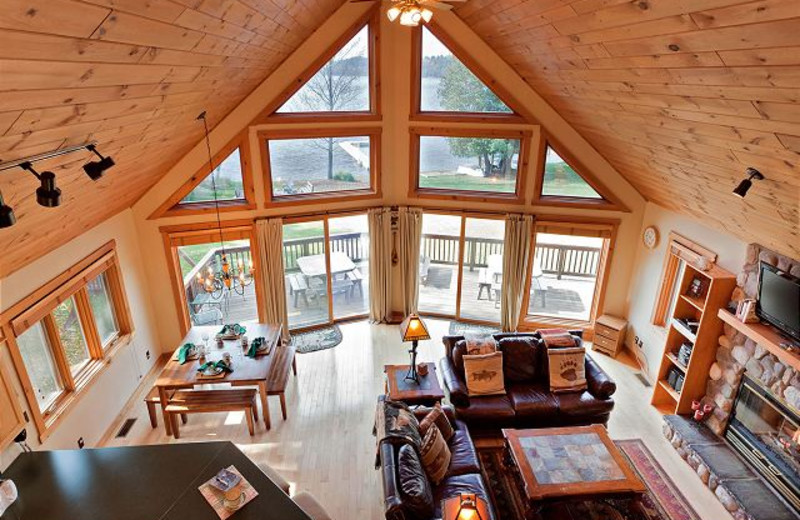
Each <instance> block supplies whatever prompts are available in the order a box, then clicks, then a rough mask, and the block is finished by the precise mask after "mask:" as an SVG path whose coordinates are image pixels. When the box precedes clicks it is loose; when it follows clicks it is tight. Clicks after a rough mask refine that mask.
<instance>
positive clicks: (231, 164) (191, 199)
mask: <svg viewBox="0 0 800 520" xmlns="http://www.w3.org/2000/svg"><path fill="white" fill-rule="evenodd" d="M212 177H213V181H212ZM215 186H216V190H217V197H216V198H217V200H218V201H220V202H224V201H236V200H245V194H244V181H243V179H242V160H241V157H240V156H239V149H238V148H236V149H235V150H233V152H231V154H230V155H228V156H227V157H226V158H225V159H224V160H223V161H222V162H221V163H220V164H219V165H218V166H217V167H216V168H214V170H213V171H212V172H211V173H210V174H208V175H207V176H206V177H205V178H204V179H203V180H202V181H200V183H199V184H198V185H197V186H195V187H194V189H192V191H190V192H189V193H188V194H187V195H186V196H185V197H183V199H181V201H180V204H193V203H198V202H200V203H207V202H214V187H215Z"/></svg>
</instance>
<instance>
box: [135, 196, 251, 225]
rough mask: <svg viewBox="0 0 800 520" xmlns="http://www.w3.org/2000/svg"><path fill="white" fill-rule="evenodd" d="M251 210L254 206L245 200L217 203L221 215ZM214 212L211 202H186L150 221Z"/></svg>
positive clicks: (155, 216) (153, 217)
mask: <svg viewBox="0 0 800 520" xmlns="http://www.w3.org/2000/svg"><path fill="white" fill-rule="evenodd" d="M252 209H256V204H255V203H254V202H249V201H247V200H233V201H231V200H226V201H220V202H219V211H220V212H221V213H226V212H231V211H247V210H252ZM216 211H217V207H216V206H215V205H214V203H213V202H187V203H184V204H177V205H175V206H173V207H172V208H170V209H168V210H167V211H164V212H163V213H156V214H153V215H152V216H151V217H150V219H151V220H152V219H157V218H166V217H178V216H184V215H205V214H210V213H216Z"/></svg>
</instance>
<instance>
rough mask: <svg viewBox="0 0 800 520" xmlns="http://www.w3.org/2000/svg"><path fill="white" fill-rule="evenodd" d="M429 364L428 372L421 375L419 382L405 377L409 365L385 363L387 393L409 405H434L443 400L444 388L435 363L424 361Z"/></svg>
mask: <svg viewBox="0 0 800 520" xmlns="http://www.w3.org/2000/svg"><path fill="white" fill-rule="evenodd" d="M422 364H424V365H427V367H428V373H427V374H426V375H424V376H423V375H420V377H419V384H417V383H415V382H414V381H408V380H406V379H405V376H406V373H407V372H408V370H409V368H410V366H409V365H385V366H384V367H383V371H384V372H385V373H386V394H387V395H388V396H389V399H392V400H393V401H403V402H404V403H406V404H408V405H425V406H433V405H434V404H436V403H440V402H442V399H444V390H442V387H441V385H440V384H439V378H438V377H436V364H435V363H422Z"/></svg>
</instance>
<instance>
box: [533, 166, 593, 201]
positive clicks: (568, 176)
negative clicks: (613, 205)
mask: <svg viewBox="0 0 800 520" xmlns="http://www.w3.org/2000/svg"><path fill="white" fill-rule="evenodd" d="M542 195H553V196H561V197H579V198H588V199H600V198H602V197H601V196H600V195H599V194H598V193H597V192H596V191H595V190H594V188H592V187H591V186H589V184H588V183H587V182H586V181H585V180H583V177H581V176H580V175H578V173H576V172H575V170H573V169H572V168H570V166H569V165H568V164H567V163H550V164H546V165H545V167H544V184H543V186H542Z"/></svg>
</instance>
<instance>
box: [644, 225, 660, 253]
mask: <svg viewBox="0 0 800 520" xmlns="http://www.w3.org/2000/svg"><path fill="white" fill-rule="evenodd" d="M642 242H644V246H645V247H646V248H647V249H653V248H654V247H656V246H657V245H658V229H656V227H655V226H647V227H646V228H644V233H642Z"/></svg>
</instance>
